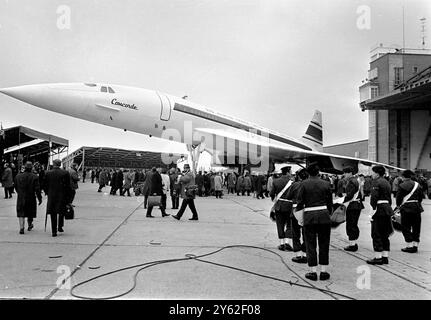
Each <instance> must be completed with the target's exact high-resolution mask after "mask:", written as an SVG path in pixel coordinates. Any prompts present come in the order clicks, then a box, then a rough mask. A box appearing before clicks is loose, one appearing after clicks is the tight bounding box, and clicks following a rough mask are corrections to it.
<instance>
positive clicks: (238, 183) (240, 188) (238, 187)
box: [236, 176, 244, 196]
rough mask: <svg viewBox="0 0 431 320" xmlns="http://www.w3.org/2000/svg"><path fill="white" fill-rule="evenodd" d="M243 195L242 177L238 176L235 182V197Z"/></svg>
mask: <svg viewBox="0 0 431 320" xmlns="http://www.w3.org/2000/svg"><path fill="white" fill-rule="evenodd" d="M240 193H241V194H242V195H244V177H243V176H239V177H238V180H237V181H236V195H237V196H239V194H240Z"/></svg>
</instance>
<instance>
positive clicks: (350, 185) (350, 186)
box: [344, 177, 364, 210]
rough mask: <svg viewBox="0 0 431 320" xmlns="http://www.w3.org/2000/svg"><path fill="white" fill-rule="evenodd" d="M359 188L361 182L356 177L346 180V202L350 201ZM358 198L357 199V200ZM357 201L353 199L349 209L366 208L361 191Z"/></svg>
mask: <svg viewBox="0 0 431 320" xmlns="http://www.w3.org/2000/svg"><path fill="white" fill-rule="evenodd" d="M358 190H359V182H358V179H357V178H356V177H350V178H349V179H347V181H346V197H345V198H344V202H347V201H350V200H352V199H353V197H354V196H355V194H356V192H358ZM356 199H357V200H356ZM356 199H353V200H356V201H352V202H350V203H349V206H348V209H351V210H362V209H364V205H363V204H362V199H361V194H360V193H359V194H358V196H357V197H356Z"/></svg>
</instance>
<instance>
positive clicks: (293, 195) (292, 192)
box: [286, 181, 301, 214]
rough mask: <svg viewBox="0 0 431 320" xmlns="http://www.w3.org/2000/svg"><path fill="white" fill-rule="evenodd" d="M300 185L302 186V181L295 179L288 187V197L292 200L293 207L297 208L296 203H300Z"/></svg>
mask: <svg viewBox="0 0 431 320" xmlns="http://www.w3.org/2000/svg"><path fill="white" fill-rule="evenodd" d="M300 187H301V181H295V182H294V183H292V185H291V186H290V188H289V189H287V196H286V199H287V200H291V201H292V209H293V208H296V205H297V203H298V192H299V188H300ZM292 214H293V212H292Z"/></svg>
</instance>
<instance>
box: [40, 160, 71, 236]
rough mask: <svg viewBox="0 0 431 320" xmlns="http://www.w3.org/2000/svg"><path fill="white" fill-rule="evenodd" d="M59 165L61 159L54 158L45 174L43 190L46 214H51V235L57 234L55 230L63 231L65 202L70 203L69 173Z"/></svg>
mask: <svg viewBox="0 0 431 320" xmlns="http://www.w3.org/2000/svg"><path fill="white" fill-rule="evenodd" d="M60 166H61V160H59V159H55V160H54V161H53V168H52V170H49V171H48V172H47V173H46V176H45V184H46V187H45V190H46V192H47V193H48V203H47V205H46V214H49V215H50V216H51V232H52V236H53V237H56V236H57V230H58V231H59V232H64V230H63V226H64V212H65V210H66V204H67V203H70V195H71V186H70V174H69V172H68V171H66V170H63V169H61V168H60ZM57 216H58V219H57ZM57 222H58V225H57Z"/></svg>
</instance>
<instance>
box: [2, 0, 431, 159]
mask: <svg viewBox="0 0 431 320" xmlns="http://www.w3.org/2000/svg"><path fill="white" fill-rule="evenodd" d="M62 5H66V6H67V8H70V28H69V29H68V28H66V29H62V27H64V26H65V24H64V22H65V20H59V19H60V18H62V17H64V13H65V11H64V7H60V6H62ZM363 6H367V7H365V8H369V9H370V11H369V12H370V18H371V19H370V25H369V28H368V27H366V28H364V26H366V25H364V24H360V23H361V22H364V20H358V19H361V17H364V16H363V14H364V11H363V8H364V7H363ZM402 6H404V8H405V35H406V36H405V38H406V40H405V43H406V47H409V48H420V44H421V39H420V21H419V19H420V18H422V17H426V18H427V19H428V29H429V24H430V23H431V17H430V12H431V1H429V0H404V1H402V0H375V1H363V0H361V1H356V0H326V1H322V0H315V1H314V0H313V1H304V0H300V1H299V0H298V1H296V0H279V1H278V0H272V1H271V0H237V1H235V0H229V1H223V0H211V1H210V0H200V1H191V0H177V1H170V0H163V1H158V0H157V1H156V0H154V1H131V0H129V1H124V0H121V1H120V0H103V1H102V0H100V1H96V0H93V1H91V0H74V1H66V0H61V1H57V0H51V1H43V0H40V1H34V0H26V1H24V0H23V1H20V0H9V1H8V0H0V87H9V86H17V85H24V84H34V83H49V82H89V81H91V82H102V83H113V84H123V85H129V86H137V87H143V88H148V89H157V90H159V91H162V92H166V93H169V94H172V95H176V96H183V95H188V96H189V100H191V101H193V102H196V103H201V104H204V105H206V106H208V107H210V108H212V109H214V110H217V111H219V112H222V113H227V114H230V115H232V116H236V117H239V118H242V119H244V120H248V121H252V122H255V123H258V124H260V125H262V126H264V127H267V128H271V129H274V130H277V131H280V132H283V133H286V134H288V135H290V136H292V137H300V136H302V134H303V133H304V131H305V129H306V126H307V124H308V121H309V120H310V119H311V117H312V115H313V113H314V110H315V109H316V108H317V109H319V110H321V111H322V113H323V127H324V145H332V144H338V143H344V142H350V141H355V140H361V139H367V138H368V115H367V113H366V112H362V111H361V110H360V108H359V93H358V87H359V86H360V84H361V81H362V80H363V79H365V78H366V76H367V70H368V67H369V57H370V54H369V52H370V48H371V47H372V46H374V45H376V44H378V43H383V44H384V45H395V44H396V45H399V46H400V45H401V44H402ZM358 10H359V11H358ZM358 22H359V25H360V26H362V27H361V28H360V27H358ZM62 23H63V24H62ZM59 25H60V28H59ZM427 41H428V42H429V41H431V38H430V37H429V36H428V38H427ZM428 47H429V46H428ZM0 121H2V122H3V126H4V127H9V126H13V125H24V126H28V127H30V128H33V129H36V130H41V131H43V132H47V133H51V134H54V135H58V136H61V137H64V138H66V139H68V140H69V141H70V147H71V150H70V151H73V150H75V149H77V148H79V147H80V146H82V145H89V146H106V147H124V148H132V149H137V150H148V149H150V150H152V149H153V148H154V146H156V144H155V143H154V138H152V139H149V138H147V137H146V136H143V135H138V134H134V133H130V132H126V133H125V132H123V131H122V130H119V129H113V128H109V127H105V126H102V125H97V124H93V123H90V122H86V121H83V120H78V119H75V118H70V117H67V116H63V115H59V114H56V113H52V112H48V111H44V110H41V109H38V108H34V107H31V106H29V105H27V104H25V103H22V102H18V101H16V100H14V99H12V98H10V97H8V96H5V95H0ZM152 141H153V142H152ZM157 146H160V143H157Z"/></svg>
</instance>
